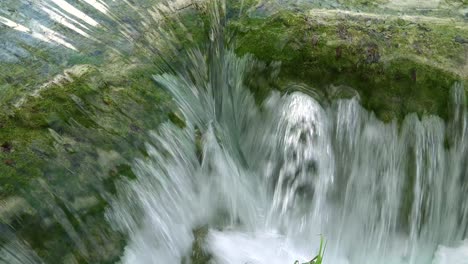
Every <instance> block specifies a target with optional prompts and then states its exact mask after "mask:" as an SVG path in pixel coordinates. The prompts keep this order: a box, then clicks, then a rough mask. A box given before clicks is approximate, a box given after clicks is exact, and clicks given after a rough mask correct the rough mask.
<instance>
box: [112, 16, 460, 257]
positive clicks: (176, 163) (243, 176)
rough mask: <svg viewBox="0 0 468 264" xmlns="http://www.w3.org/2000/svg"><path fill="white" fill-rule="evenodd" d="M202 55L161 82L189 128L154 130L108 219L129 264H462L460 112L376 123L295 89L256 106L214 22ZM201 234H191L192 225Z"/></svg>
mask: <svg viewBox="0 0 468 264" xmlns="http://www.w3.org/2000/svg"><path fill="white" fill-rule="evenodd" d="M214 14H215V15H214V17H215V18H216V19H215V20H216V21H218V23H215V24H214V25H213V27H212V33H213V34H212V40H211V45H210V47H211V48H210V49H208V50H209V51H208V52H203V51H202V50H200V49H193V50H190V51H188V52H187V54H186V58H187V59H186V61H184V63H185V66H184V67H181V68H180V69H177V70H176V71H175V73H174V74H163V75H158V76H155V80H156V81H157V82H158V83H160V84H161V85H162V86H164V87H165V88H166V89H167V90H168V91H169V92H170V93H171V94H172V96H173V98H174V100H175V102H176V103H177V105H178V106H179V110H180V112H181V113H182V115H183V119H184V121H185V125H184V127H180V126H176V125H174V124H172V123H166V124H164V125H162V126H161V127H160V128H159V130H158V132H154V133H153V134H152V137H151V140H150V142H149V143H148V145H147V151H148V154H149V157H148V158H147V159H145V160H138V161H136V162H135V164H134V167H133V169H134V172H135V174H136V175H137V179H136V180H132V181H128V182H124V183H122V184H121V185H120V188H119V192H118V197H117V198H116V199H115V200H114V201H113V204H112V209H111V210H110V211H109V212H108V215H107V216H108V218H109V220H110V221H111V222H112V223H113V224H114V225H115V227H116V228H118V229H119V230H120V231H123V232H124V233H126V234H127V235H128V237H129V244H128V245H127V247H126V249H125V253H124V256H123V259H122V262H123V263H179V262H184V261H189V259H190V256H191V254H192V246H193V243H194V240H195V239H197V240H203V242H202V250H203V251H205V252H206V254H208V255H210V257H211V259H212V260H213V261H214V262H215V263H236V264H237V263H239V264H241V263H242V264H243V263H293V262H294V261H295V260H296V259H298V260H300V261H307V260H310V258H311V257H312V254H313V252H314V249H316V248H317V247H318V244H319V241H320V237H319V234H322V235H323V236H324V238H325V239H326V241H327V250H326V259H325V263H351V264H353V263H383V264H386V263H388V264H395V263H396V264H398V263H411V264H427V263H437V264H443V263H459V264H461V263H467V258H464V257H463V256H465V255H466V254H467V253H466V252H467V246H466V243H465V245H464V246H461V247H460V249H451V248H449V247H453V246H455V247H456V246H459V245H461V242H462V241H463V239H465V238H466V237H467V230H466V227H467V221H468V200H467V199H466V197H465V195H464V194H465V193H466V192H467V191H468V189H467V188H468V185H467V183H466V182H467V177H468V175H467V170H466V164H468V142H467V135H468V126H467V123H468V114H467V111H466V103H465V92H464V90H463V87H462V86H461V85H455V86H454V87H453V89H452V106H451V111H452V112H451V116H452V118H451V120H450V121H448V122H444V121H443V120H442V119H441V118H439V117H436V116H424V117H422V118H419V117H418V116H416V115H415V114H411V115H408V116H407V117H406V118H405V119H404V121H403V122H402V123H401V124H397V122H396V121H394V122H391V123H383V122H382V121H380V120H378V119H377V118H376V117H375V116H374V115H373V114H372V113H369V112H367V111H366V110H364V109H363V108H362V107H361V106H360V105H359V101H358V100H357V99H356V98H353V99H348V100H344V99H341V100H335V101H333V102H331V103H324V104H320V103H319V102H318V101H317V100H316V99H314V98H313V97H311V96H309V95H306V94H304V93H300V92H294V93H290V94H286V95H283V96H281V95H279V94H278V93H273V94H271V95H270V96H269V97H268V98H267V99H266V100H265V101H264V103H263V104H262V105H261V106H260V107H258V106H257V105H256V104H255V100H254V98H253V95H252V94H251V93H250V92H249V91H248V89H247V88H246V87H245V85H244V84H245V83H246V78H247V77H246V76H247V75H246V73H247V72H248V71H249V69H250V68H251V67H252V65H254V64H255V63H256V62H255V60H254V59H253V58H252V57H250V56H244V57H241V58H239V57H236V55H234V53H233V52H232V51H230V50H229V49H227V50H226V49H224V47H223V44H222V41H221V38H220V37H219V36H220V34H221V33H220V32H222V27H221V23H220V21H221V19H220V15H219V13H217V12H215V13H214ZM200 228H207V229H208V230H209V231H208V234H207V235H206V236H205V237H203V238H200V237H195V233H194V230H197V229H200Z"/></svg>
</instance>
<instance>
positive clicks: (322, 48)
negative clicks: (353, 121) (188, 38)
mask: <svg viewBox="0 0 468 264" xmlns="http://www.w3.org/2000/svg"><path fill="white" fill-rule="evenodd" d="M320 12H325V13H318V11H317V12H315V11H313V10H312V11H310V12H304V13H298V12H293V11H281V12H278V13H276V14H274V15H272V16H270V17H266V18H260V17H249V16H245V17H243V18H242V19H239V20H237V21H232V22H231V23H230V29H231V30H232V31H235V32H236V34H237V37H238V39H237V49H236V51H237V53H239V54H240V55H243V54H246V53H252V54H253V55H254V56H256V57H257V58H258V59H260V60H263V61H266V62H272V61H279V62H281V73H280V76H279V77H280V82H281V83H283V87H286V86H288V85H287V84H288V83H305V84H307V85H308V86H310V87H314V88H316V89H318V90H320V91H322V92H323V93H324V94H330V91H329V89H330V86H331V85H333V86H339V85H346V86H350V87H352V88H354V89H355V90H357V91H358V93H359V94H360V97H361V99H362V103H363V105H364V106H365V107H366V108H368V109H369V110H372V111H374V112H375V113H376V114H377V116H378V117H379V118H381V119H383V120H385V121H390V120H391V119H394V118H397V119H399V120H402V118H403V117H404V116H405V115H406V114H408V113H411V112H416V113H418V114H421V115H422V114H436V115H439V116H442V117H444V118H446V117H447V103H448V98H449V90H450V89H449V88H450V87H451V86H452V85H453V84H454V83H455V82H457V81H461V82H464V83H465V84H466V83H467V80H468V71H466V69H468V67H467V65H468V63H467V58H466V54H467V50H468V46H467V45H466V44H463V43H461V42H460V41H456V40H457V38H458V39H460V38H463V39H464V38H468V27H467V26H466V25H465V26H463V25H462V24H460V25H459V24H451V23H442V22H441V21H438V22H440V23H434V24H429V23H425V22H415V21H411V20H402V19H399V18H397V17H391V16H390V17H386V18H381V17H378V16H369V15H367V16H362V15H356V14H350V13H343V14H339V13H337V12H335V11H330V12H329V13H327V11H320ZM457 36H458V37H457ZM262 94H266V93H265V92H263V93H262Z"/></svg>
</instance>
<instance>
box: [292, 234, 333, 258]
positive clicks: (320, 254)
mask: <svg viewBox="0 0 468 264" xmlns="http://www.w3.org/2000/svg"><path fill="white" fill-rule="evenodd" d="M326 246H327V243H324V240H323V237H322V236H320V247H319V251H318V253H317V256H315V257H314V258H313V259H312V260H310V261H308V262H306V263H302V264H322V261H323V256H324V254H325V247H326ZM294 264H299V261H298V260H296V261H295V262H294Z"/></svg>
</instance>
